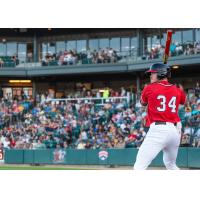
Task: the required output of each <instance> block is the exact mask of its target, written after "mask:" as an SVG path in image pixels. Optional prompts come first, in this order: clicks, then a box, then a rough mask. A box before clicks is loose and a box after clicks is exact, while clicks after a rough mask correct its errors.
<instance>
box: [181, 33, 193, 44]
mask: <svg viewBox="0 0 200 200" xmlns="http://www.w3.org/2000/svg"><path fill="white" fill-rule="evenodd" d="M184 42H190V43H193V30H187V31H183V43H184Z"/></svg>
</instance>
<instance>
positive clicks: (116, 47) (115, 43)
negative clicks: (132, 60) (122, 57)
mask: <svg viewBox="0 0 200 200" xmlns="http://www.w3.org/2000/svg"><path fill="white" fill-rule="evenodd" d="M110 47H111V48H113V49H114V50H116V51H120V38H111V40H110Z"/></svg>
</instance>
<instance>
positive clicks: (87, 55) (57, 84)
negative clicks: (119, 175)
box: [0, 28, 200, 167]
mask: <svg viewBox="0 0 200 200" xmlns="http://www.w3.org/2000/svg"><path fill="white" fill-rule="evenodd" d="M167 30H168V29H167V28H166V29H163V28H162V29H158V28H157V29H156V28H155V29H153V28H151V29H140V28H132V29H130V28H128V29H124V28H121V29H120V28H118V29H69V28H61V29H57V28H42V29H38V28H36V29H33V28H6V29H0V97H1V98H3V97H4V98H5V97H6V98H13V99H22V98H23V97H24V96H26V97H28V98H34V99H37V95H41V94H49V95H50V100H49V101H53V100H54V101H56V102H59V101H62V100H63V99H65V100H70V101H74V100H77V97H74V96H73V95H72V96H73V97H72V96H71V94H72V93H73V92H74V91H76V92H77V91H81V90H82V89H83V88H85V90H90V91H94V92H98V93H100V94H102V96H103V97H106V98H108V95H106V91H107V90H108V89H109V90H111V91H115V92H118V93H120V92H122V90H126V91H128V96H125V97H124V98H127V99H126V100H127V102H128V104H134V105H135V104H136V103H137V100H138V98H139V96H140V93H141V90H142V89H143V87H144V85H145V84H147V83H148V82H149V77H146V76H145V73H144V72H145V70H146V69H148V68H149V66H150V65H151V64H152V63H155V62H162V60H163V53H164V48H165V42H166V33H167ZM171 30H173V36H172V44H171V46H170V57H169V60H168V64H169V65H170V66H171V67H172V79H171V82H172V83H180V84H182V85H183V87H184V89H185V90H186V91H187V92H188V95H192V94H193V93H194V87H196V84H197V83H198V82H199V77H200V76H199V75H200V68H199V65H200V29H198V28H184V29H181V28H175V29H171ZM95 94H96V93H95ZM90 95H91V94H90ZM104 95H105V96H104ZM116 96H117V95H116ZM80 100H83V99H81V98H80ZM84 100H85V99H84ZM94 100H96V101H97V100H100V101H98V102H101V104H104V103H105V102H106V101H104V100H105V99H101V95H100V96H99V99H95V98H94ZM110 100H111V101H112V100H113V99H112V98H111V99H110ZM87 101H92V99H91V98H89V97H87ZM126 150H127V154H130V155H132V154H133V153H132V152H131V151H130V152H129V150H130V149H126ZM95 151H97V150H95ZM12 153H13V152H12V151H8V153H7V155H11V154H12ZM15 153H16V152H15ZM17 153H19V154H18V155H19V157H20V156H21V155H22V154H20V153H21V152H17ZM62 153H63V152H53V153H51V156H53V160H54V161H55V163H62V161H63V160H62V159H65V156H66V157H68V153H67V154H66V155H65V154H62ZM112 153H113V154H115V152H109V151H108V152H106V151H105V152H102V151H101V152H98V153H97V154H98V156H97V157H98V159H100V161H99V160H98V159H97V158H95V159H97V160H98V161H96V162H100V164H105V163H106V162H108V161H107V157H109V156H110V155H111V154H112ZM28 154H29V152H26V155H25V153H24V152H23V159H24V158H25V157H26V158H27V157H29V156H28ZM36 154H37V152H36ZM186 154H188V150H185V149H183V152H182V154H181V155H182V156H183V157H184V156H186ZM16 155H17V154H16ZM38 155H39V154H38ZM91 156H92V155H91ZM114 156H115V155H114ZM8 157H9V156H8ZM11 157H12V159H14V160H15V158H16V157H15V155H11ZM36 157H37V156H36ZM69 157H70V155H69ZM83 157H84V155H83ZM86 157H87V156H86ZM78 158H79V157H78ZM78 158H77V160H76V162H75V161H69V164H82V163H85V162H86V161H80V160H81V159H80V160H78ZM12 159H11V160H10V159H8V160H7V163H23V162H22V161H19V160H17V161H13V160H12ZM40 159H42V158H40V156H39V158H38V160H37V161H35V163H40V161H41V160H40ZM45 159H46V158H45ZM45 159H44V161H41V163H49V161H48V160H45ZM95 159H93V160H92V158H91V160H92V161H91V163H90V162H88V164H96V162H95ZM127 159H128V158H127ZM51 160H52V159H51ZM72 160H73V159H72ZM32 162H33V161H32V160H31V159H30V160H28V161H27V163H32ZM70 162H71V163H70ZM118 162H119V163H118ZM132 162H133V160H132V161H130V160H127V163H128V164H130V163H131V164H132ZM125 163H126V161H125ZM114 164H119V165H120V161H116V160H115V159H114V161H113V163H111V165H114ZM122 164H123V163H122ZM155 165H156V161H155ZM182 165H183V166H186V164H184V162H182ZM194 165H195V166H196V165H198V166H200V162H199V163H197V164H196V163H195V164H194ZM186 167H188V162H187V166H186Z"/></svg>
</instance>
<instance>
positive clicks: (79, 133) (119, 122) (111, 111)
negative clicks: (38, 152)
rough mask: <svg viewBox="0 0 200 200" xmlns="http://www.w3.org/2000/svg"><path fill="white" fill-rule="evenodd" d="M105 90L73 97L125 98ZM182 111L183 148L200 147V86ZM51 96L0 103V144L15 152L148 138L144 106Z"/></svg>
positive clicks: (132, 143)
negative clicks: (72, 99) (68, 100)
mask: <svg viewBox="0 0 200 200" xmlns="http://www.w3.org/2000/svg"><path fill="white" fill-rule="evenodd" d="M128 93H129V92H128V91H126V90H125V89H124V88H122V89H121V91H120V92H115V91H109V90H105V93H104V94H101V93H99V94H98V93H92V92H91V91H88V90H86V89H84V88H83V90H82V91H81V93H79V94H74V96H75V97H77V96H78V97H88V96H90V97H91V96H93V95H96V96H98V95H99V97H106V96H107V97H108V96H113V97H114V96H124V97H125V96H127V95H128ZM192 94H193V95H188V96H189V98H188V102H187V104H186V105H185V106H182V107H181V108H180V110H179V115H180V118H181V120H182V123H183V137H182V141H181V145H182V146H196V147H200V127H199V125H200V88H199V84H198V83H197V85H196V87H195V88H194V90H193V93H192ZM50 99H51V96H50V95H49V94H46V95H45V94H42V95H37V97H36V99H31V98H30V97H28V96H26V95H24V96H22V97H21V98H13V99H12V98H10V97H4V98H2V99H1V101H0V145H1V146H3V147H4V148H15V149H45V148H76V149H98V148H129V147H135V148H138V147H139V146H140V145H141V143H142V141H143V139H144V137H145V135H146V132H145V130H146V129H145V116H146V110H145V108H144V107H142V106H141V104H140V103H139V101H138V102H136V103H135V104H130V105H129V104H128V103H127V101H126V100H124V99H123V100H120V101H119V100H115V101H112V102H111V101H109V102H105V104H104V105H98V104H97V103H94V102H89V101H87V100H81V101H72V102H67V103H66V101H64V100H63V101H51V100H50Z"/></svg>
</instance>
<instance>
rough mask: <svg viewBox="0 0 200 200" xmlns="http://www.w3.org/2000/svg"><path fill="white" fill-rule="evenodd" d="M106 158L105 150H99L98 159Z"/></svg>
mask: <svg viewBox="0 0 200 200" xmlns="http://www.w3.org/2000/svg"><path fill="white" fill-rule="evenodd" d="M107 158H108V152H107V151H100V152H99V159H100V160H106V159H107Z"/></svg>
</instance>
